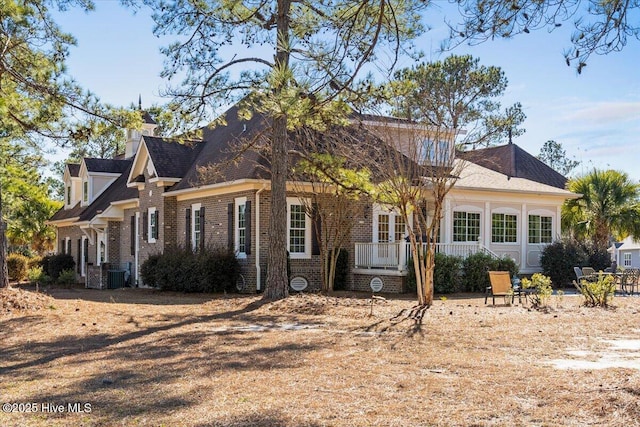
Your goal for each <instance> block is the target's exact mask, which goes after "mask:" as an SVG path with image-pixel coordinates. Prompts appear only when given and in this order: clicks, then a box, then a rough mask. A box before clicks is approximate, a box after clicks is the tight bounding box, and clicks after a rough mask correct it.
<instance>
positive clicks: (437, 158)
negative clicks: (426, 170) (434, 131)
mask: <svg viewBox="0 0 640 427" xmlns="http://www.w3.org/2000/svg"><path fill="white" fill-rule="evenodd" d="M421 145H422V146H421V147H420V157H419V158H420V160H421V161H422V163H427V164H430V165H434V166H447V165H449V164H451V160H452V159H451V156H452V154H453V150H452V147H451V144H450V143H449V141H446V140H439V141H433V140H431V139H429V138H425V139H423V140H422V143H421Z"/></svg>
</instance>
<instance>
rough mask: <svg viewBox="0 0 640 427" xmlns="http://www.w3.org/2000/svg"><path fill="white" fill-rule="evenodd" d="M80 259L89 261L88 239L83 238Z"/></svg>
mask: <svg viewBox="0 0 640 427" xmlns="http://www.w3.org/2000/svg"><path fill="white" fill-rule="evenodd" d="M82 261H83V262H88V261H89V239H84V248H82Z"/></svg>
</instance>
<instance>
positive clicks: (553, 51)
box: [56, 0, 640, 181]
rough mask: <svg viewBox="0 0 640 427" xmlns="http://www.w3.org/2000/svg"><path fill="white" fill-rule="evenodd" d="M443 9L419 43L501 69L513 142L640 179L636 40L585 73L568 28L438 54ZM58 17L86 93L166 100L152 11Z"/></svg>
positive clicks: (101, 4)
mask: <svg viewBox="0 0 640 427" xmlns="http://www.w3.org/2000/svg"><path fill="white" fill-rule="evenodd" d="M445 3H446V2H437V1H436V2H435V3H434V6H432V7H431V8H430V9H428V10H427V11H426V12H425V22H428V23H429V25H430V26H431V28H432V29H431V31H429V32H427V33H426V34H425V35H423V36H422V37H421V38H420V39H419V40H418V46H419V47H420V49H422V50H423V51H424V52H425V53H426V55H427V58H431V59H433V60H436V59H443V58H444V57H446V56H447V55H448V54H451V53H453V54H466V53H469V54H471V55H473V56H474V57H477V58H480V62H481V64H482V65H487V66H490V65H494V66H499V67H501V68H502V70H503V71H504V72H505V74H506V77H507V78H508V80H509V86H508V89H507V92H506V93H505V96H504V97H503V99H502V100H501V102H502V103H503V105H505V106H506V105H511V104H513V103H514V102H520V103H521V104H522V106H523V110H524V112H525V114H526V115H527V119H526V121H525V122H524V125H523V127H524V128H525V129H526V133H525V134H524V135H523V136H521V137H519V138H517V139H515V140H514V142H515V143H517V144H518V145H520V146H521V147H522V148H524V149H525V150H527V151H528V152H529V153H531V154H533V155H537V154H538V153H539V152H540V148H541V147H542V145H543V144H544V142H545V141H547V140H550V139H553V140H555V141H558V142H560V143H561V144H562V145H563V147H564V148H565V149H566V151H567V155H568V156H569V157H571V158H574V159H576V160H579V161H581V162H582V163H581V166H579V167H578V168H577V169H576V171H574V174H575V173H581V172H586V171H588V170H590V169H592V168H594V167H596V168H600V169H609V168H610V169H616V170H621V171H624V172H626V173H628V174H629V176H630V177H631V178H632V179H634V180H635V181H639V180H640V167H639V165H638V163H639V162H640V71H639V70H638V59H640V42H638V41H637V40H635V39H631V40H630V42H629V44H628V45H627V46H626V47H625V49H624V50H623V51H622V52H619V53H611V54H608V55H606V56H595V55H594V56H592V57H591V58H590V60H589V63H588V65H587V67H586V68H585V69H584V70H583V72H582V74H581V75H578V74H577V73H576V71H575V69H574V68H572V67H567V66H566V64H565V62H564V57H563V52H564V50H565V49H566V48H568V47H569V42H570V39H569V37H570V33H571V28H569V27H570V26H571V25H569V24H570V23H566V24H565V25H564V26H563V27H562V28H561V29H560V30H561V31H554V32H553V33H548V32H547V31H545V30H539V31H535V32H532V33H530V34H522V35H520V36H517V37H516V38H514V39H511V40H494V41H487V42H485V43H482V44H479V45H476V46H460V47H458V48H456V49H455V50H453V51H451V52H450V53H445V54H439V53H438V52H437V50H438V48H439V46H440V42H441V41H442V40H443V39H444V38H446V37H447V35H448V30H447V28H446V27H445V25H444V23H443V11H442V9H441V8H440V6H439V5H440V4H445ZM448 18H449V19H450V20H455V19H456V17H455V16H449V17H448ZM56 20H57V22H58V23H59V24H60V26H61V27H62V29H63V30H64V31H66V32H69V33H71V34H73V35H74V36H75V37H76V39H77V41H78V46H77V47H75V48H73V49H72V51H71V57H70V59H69V61H68V63H67V64H68V71H69V74H70V75H72V76H73V77H74V78H75V79H76V80H77V81H78V82H79V83H80V84H82V85H83V86H84V87H85V88H87V89H89V90H91V91H92V92H94V93H96V94H97V95H98V96H99V97H100V98H101V99H102V100H103V101H105V102H109V103H111V104H115V105H121V106H129V105H131V104H132V103H137V100H138V95H139V94H140V95H141V96H142V102H143V107H144V106H149V105H151V104H154V103H163V102H164V101H166V100H164V99H162V98H161V97H160V96H159V94H160V92H161V91H162V88H163V87H164V86H165V82H164V81H163V80H162V79H161V78H160V77H159V74H160V71H161V69H162V63H163V57H162V55H161V54H160V52H159V48H160V46H162V45H165V44H166V43H168V42H169V41H170V39H166V40H165V39H158V38H156V37H155V36H154V35H153V34H152V27H153V22H152V20H151V18H150V17H149V15H148V14H147V13H145V12H138V14H135V15H134V14H133V13H132V12H131V11H130V10H126V9H124V8H122V7H121V6H120V5H119V3H118V2H117V1H113V0H97V1H96V10H95V11H93V12H91V13H88V14H85V13H84V12H80V11H73V10H72V11H68V12H65V13H64V14H60V15H57V16H56ZM400 65H401V66H403V67H404V66H410V65H411V63H410V62H408V61H405V62H403V63H401V64H400Z"/></svg>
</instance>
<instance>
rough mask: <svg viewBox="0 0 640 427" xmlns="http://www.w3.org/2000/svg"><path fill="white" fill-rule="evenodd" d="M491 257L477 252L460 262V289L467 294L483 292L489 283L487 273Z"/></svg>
mask: <svg viewBox="0 0 640 427" xmlns="http://www.w3.org/2000/svg"><path fill="white" fill-rule="evenodd" d="M492 261H493V258H492V257H491V255H488V254H485V253H482V252H477V253H475V254H471V255H469V256H468V257H467V258H465V259H464V260H463V261H462V269H463V272H464V274H463V276H462V289H463V290H464V291H467V292H480V291H482V292H484V290H485V289H486V288H487V286H489V285H490V283H489V275H488V271H489V270H490V269H491V267H490V266H491V263H492Z"/></svg>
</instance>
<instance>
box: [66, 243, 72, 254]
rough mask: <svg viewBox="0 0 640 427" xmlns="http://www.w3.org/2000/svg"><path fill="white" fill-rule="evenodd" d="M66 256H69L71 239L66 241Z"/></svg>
mask: <svg viewBox="0 0 640 427" xmlns="http://www.w3.org/2000/svg"><path fill="white" fill-rule="evenodd" d="M67 254H69V255H71V239H69V240H67Z"/></svg>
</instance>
